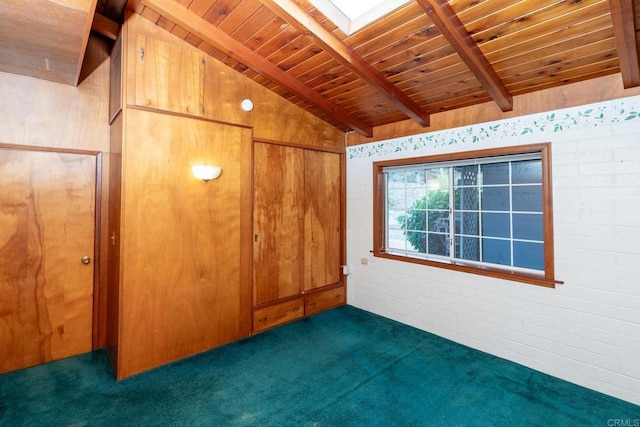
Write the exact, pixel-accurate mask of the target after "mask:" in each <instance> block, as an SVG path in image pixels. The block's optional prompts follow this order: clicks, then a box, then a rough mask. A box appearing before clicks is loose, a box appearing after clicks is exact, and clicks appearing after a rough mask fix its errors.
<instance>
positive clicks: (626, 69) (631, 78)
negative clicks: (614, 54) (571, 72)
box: [609, 0, 640, 89]
mask: <svg viewBox="0 0 640 427" xmlns="http://www.w3.org/2000/svg"><path fill="white" fill-rule="evenodd" d="M609 6H610V8H611V19H612V20H613V34H614V36H615V39H616V49H617V50H618V61H619V62H620V73H621V74H622V84H623V86H624V88H625V89H628V88H631V87H636V86H640V61H639V60H638V45H637V43H636V30H635V23H634V17H635V14H634V11H633V0H609Z"/></svg>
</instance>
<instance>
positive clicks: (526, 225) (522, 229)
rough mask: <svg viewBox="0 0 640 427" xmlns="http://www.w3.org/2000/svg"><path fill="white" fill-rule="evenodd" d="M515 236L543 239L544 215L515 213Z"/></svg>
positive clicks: (517, 237) (516, 237) (518, 237)
mask: <svg viewBox="0 0 640 427" xmlns="http://www.w3.org/2000/svg"><path fill="white" fill-rule="evenodd" d="M513 238H514V239H524V240H540V241H542V240H543V237H542V215H539V214H538V215H536V214H513Z"/></svg>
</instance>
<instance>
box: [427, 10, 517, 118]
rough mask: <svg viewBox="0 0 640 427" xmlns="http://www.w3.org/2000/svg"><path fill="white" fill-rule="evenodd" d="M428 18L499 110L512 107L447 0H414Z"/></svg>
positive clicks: (500, 83)
mask: <svg viewBox="0 0 640 427" xmlns="http://www.w3.org/2000/svg"><path fill="white" fill-rule="evenodd" d="M416 2H417V3H418V4H419V5H420V6H421V7H422V9H424V11H425V12H426V14H427V15H428V16H429V19H431V21H432V22H433V23H434V25H435V26H436V27H437V28H438V29H439V30H440V32H441V33H442V35H443V36H444V37H445V38H446V39H447V41H448V42H449V43H450V44H451V46H453V48H454V49H455V50H456V52H457V53H458V55H460V57H461V58H462V60H463V61H464V63H465V64H467V67H469V69H470V70H471V72H472V73H473V74H475V76H476V78H477V79H478V80H479V81H480V83H481V84H482V86H483V87H484V89H485V90H486V91H487V92H488V93H489V95H490V96H491V98H493V100H494V102H495V103H496V104H498V106H499V107H500V109H501V110H502V111H511V110H513V97H512V96H511V93H509V90H508V89H507V87H506V86H505V85H504V83H503V82H502V80H501V79H500V77H499V76H498V74H497V73H496V72H495V70H494V69H493V67H491V64H490V63H489V61H488V60H487V58H486V57H485V56H484V54H483V53H482V51H481V50H480V48H479V47H478V45H477V44H476V42H475V41H473V39H472V38H471V35H469V33H468V32H467V30H466V29H465V27H464V24H463V23H462V21H460V18H458V15H456V13H455V11H454V10H453V8H452V7H451V6H450V5H449V3H448V2H447V0H416Z"/></svg>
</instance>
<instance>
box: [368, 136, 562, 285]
mask: <svg viewBox="0 0 640 427" xmlns="http://www.w3.org/2000/svg"><path fill="white" fill-rule="evenodd" d="M525 153H541V156H542V197H543V206H542V209H543V221H544V222H543V239H544V269H545V271H544V275H536V274H527V273H523V272H520V271H516V270H511V269H508V268H505V269H502V268H493V267H491V266H478V265H472V264H469V263H465V262H464V261H460V260H455V261H454V260H452V261H439V260H438V261H435V260H429V259H423V258H412V257H409V256H402V255H397V254H391V253H386V252H384V246H385V220H384V212H385V197H384V194H385V188H384V174H383V173H382V170H383V168H384V167H388V166H398V165H412V164H420V163H436V162H441V161H448V160H463V159H472V158H483V157H495V156H505V155H510V154H525ZM552 188H553V185H552V181H551V143H549V142H547V143H540V144H529V145H521V146H511V147H501V148H491V149H487V150H472V151H463V152H458V153H450V154H438V155H434V156H425V157H413V158H409V159H395V160H386V161H380V162H374V163H373V227H374V230H373V251H372V253H373V256H374V257H380V258H387V259H392V260H395V261H403V262H410V263H414V264H422V265H427V266H431V267H439V268H445V269H448V270H456V271H462V272H465V273H472V274H479V275H481V276H490V277H496V278H500V279H506V280H512V281H516V282H522V283H529V284H533V285H539V286H545V287H551V288H553V287H555V285H556V284H561V283H563V282H562V281H559V280H556V279H555V263H554V250H553V247H554V245H553V205H552V203H553V201H552V199H553V197H552Z"/></svg>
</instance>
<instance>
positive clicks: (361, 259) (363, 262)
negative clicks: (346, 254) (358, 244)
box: [360, 258, 369, 265]
mask: <svg viewBox="0 0 640 427" xmlns="http://www.w3.org/2000/svg"><path fill="white" fill-rule="evenodd" d="M360 264H362V265H367V264H369V258H360Z"/></svg>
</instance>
